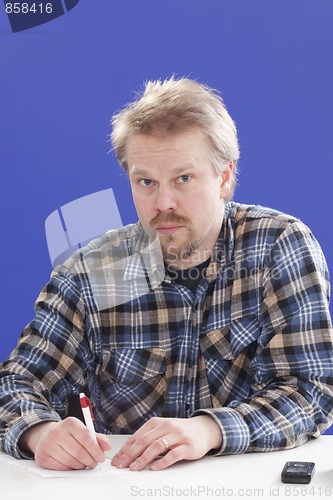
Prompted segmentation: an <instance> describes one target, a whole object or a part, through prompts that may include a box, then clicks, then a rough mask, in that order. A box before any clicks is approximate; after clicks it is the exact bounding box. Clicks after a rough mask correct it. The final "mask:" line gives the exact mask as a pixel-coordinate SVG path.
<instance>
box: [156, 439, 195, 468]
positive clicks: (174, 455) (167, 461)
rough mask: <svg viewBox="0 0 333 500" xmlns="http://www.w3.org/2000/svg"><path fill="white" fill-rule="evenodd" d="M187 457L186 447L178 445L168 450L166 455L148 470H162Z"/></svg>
mask: <svg viewBox="0 0 333 500" xmlns="http://www.w3.org/2000/svg"><path fill="white" fill-rule="evenodd" d="M186 456H187V445H184V444H182V445H180V446H176V447H174V448H172V450H169V451H168V453H166V455H164V456H163V457H162V458H160V459H158V460H155V461H154V462H153V463H152V464H151V466H150V470H164V469H166V468H167V467H170V465H172V464H175V463H176V462H179V461H180V460H184V459H185V458H186Z"/></svg>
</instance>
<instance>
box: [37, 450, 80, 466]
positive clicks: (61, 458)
mask: <svg viewBox="0 0 333 500" xmlns="http://www.w3.org/2000/svg"><path fill="white" fill-rule="evenodd" d="M35 460H36V463H37V464H38V465H40V466H41V467H43V468H45V469H50V470H73V469H75V470H81V469H85V468H86V465H85V464H84V463H82V462H80V461H79V460H77V459H76V458H75V457H73V456H72V455H71V454H70V453H68V452H67V451H66V450H64V449H63V448H62V447H61V446H59V445H56V446H54V447H52V448H50V449H49V450H48V453H44V452H43V451H39V452H38V453H36V454H35Z"/></svg>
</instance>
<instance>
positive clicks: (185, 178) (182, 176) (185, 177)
mask: <svg viewBox="0 0 333 500" xmlns="http://www.w3.org/2000/svg"><path fill="white" fill-rule="evenodd" d="M191 178H192V177H191V176H190V175H187V174H184V175H181V176H180V177H178V181H179V182H181V183H185V182H188V181H189V180H191Z"/></svg>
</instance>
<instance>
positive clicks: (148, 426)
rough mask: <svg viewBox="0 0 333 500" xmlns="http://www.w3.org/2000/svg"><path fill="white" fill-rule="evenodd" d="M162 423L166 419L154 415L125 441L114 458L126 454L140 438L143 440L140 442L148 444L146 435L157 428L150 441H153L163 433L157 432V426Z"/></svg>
mask: <svg viewBox="0 0 333 500" xmlns="http://www.w3.org/2000/svg"><path fill="white" fill-rule="evenodd" d="M161 423H165V419H162V418H160V417H152V418H151V419H150V420H148V422H146V423H145V424H143V425H142V427H140V429H138V430H137V431H136V432H135V433H134V434H133V436H130V437H129V438H128V440H127V441H126V442H125V444H123V446H122V447H121V448H120V450H119V451H118V452H117V453H116V455H115V456H114V458H116V457H120V456H122V455H124V454H125V453H127V451H128V450H129V449H130V448H131V447H132V446H133V445H135V443H136V442H137V441H138V440H140V439H141V440H142V441H140V442H142V444H143V445H146V442H145V440H146V438H145V437H144V436H145V435H146V434H148V435H149V434H150V432H152V431H154V430H155V434H154V435H153V437H151V440H150V442H152V441H153V440H154V439H156V438H157V437H158V436H159V435H161V434H160V433H158V431H157V432H156V429H157V427H159V426H160V425H161Z"/></svg>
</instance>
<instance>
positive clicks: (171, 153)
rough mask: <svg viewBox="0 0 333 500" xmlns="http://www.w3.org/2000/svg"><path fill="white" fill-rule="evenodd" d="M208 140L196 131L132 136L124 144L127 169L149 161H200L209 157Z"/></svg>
mask: <svg viewBox="0 0 333 500" xmlns="http://www.w3.org/2000/svg"><path fill="white" fill-rule="evenodd" d="M211 150H212V148H211V145H210V142H209V140H208V139H207V138H206V137H205V136H204V135H203V133H202V132H201V131H200V130H198V129H189V130H186V131H183V132H180V133H177V134H172V135H171V134H168V135H166V134H163V135H162V134H160V133H159V134H132V135H130V137H129V138H128V141H127V144H126V160H127V165H128V167H131V166H132V165H134V164H138V163H141V162H144V163H145V162H149V160H150V159H151V160H153V161H157V160H159V159H160V160H163V159H168V160H170V159H174V160H176V159H179V161H180V162H182V161H184V160H189V161H190V160H191V159H192V160H193V161H195V162H196V161H201V160H202V159H206V158H208V157H210V155H211V152H212V151H211Z"/></svg>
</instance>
